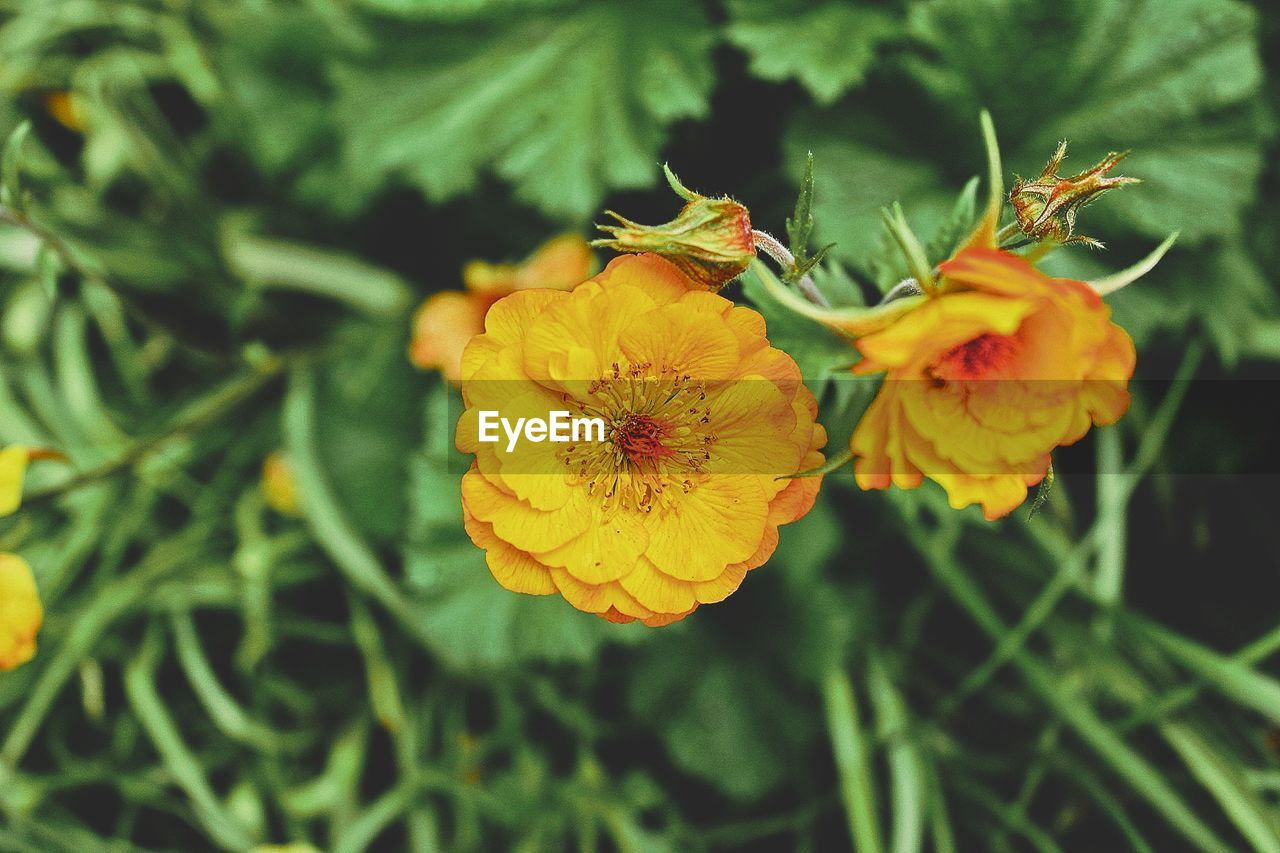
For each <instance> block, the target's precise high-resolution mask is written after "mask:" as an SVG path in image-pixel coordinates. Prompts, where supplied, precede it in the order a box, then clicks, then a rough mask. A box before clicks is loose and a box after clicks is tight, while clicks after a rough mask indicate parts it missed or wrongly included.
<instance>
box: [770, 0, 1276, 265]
mask: <svg viewBox="0 0 1280 853" xmlns="http://www.w3.org/2000/svg"><path fill="white" fill-rule="evenodd" d="M1256 17H1257V16H1256V14H1255V13H1254V12H1253V11H1252V10H1250V9H1249V8H1248V7H1247V6H1245V5H1243V4H1241V3H1238V2H1235V0H1174V2H1170V3H1152V2H1139V0H1124V2H1116V3H1111V2H1106V1H1105V0H1073V2H1068V3H1059V4H1048V3H1021V2H1017V0H981V2H976V3H970V2H967V0H933V2H927V3H920V4H917V5H916V6H915V7H913V10H912V13H911V15H910V31H911V33H912V34H913V35H914V36H915V38H916V39H917V40H918V41H919V42H920V44H921V47H922V50H921V52H919V53H912V54H908V55H906V56H904V57H903V58H902V59H901V60H900V61H901V62H902V63H903V65H904V66H905V70H906V71H907V72H908V73H909V75H910V77H911V78H913V79H914V80H915V81H916V83H917V84H918V86H919V87H920V90H919V91H916V92H911V91H905V90H904V91H903V92H902V93H900V94H899V95H898V96H897V97H896V98H895V99H894V100H893V101H892V102H891V105H890V106H886V107H882V108H881V109H883V110H886V114H885V115H880V114H875V115H850V114H849V113H848V112H847V111H846V112H843V113H842V114H840V115H838V116H837V115H835V114H831V113H824V112H816V111H815V112H812V113H810V114H808V115H806V116H804V117H802V118H801V120H800V121H798V122H797V123H796V124H795V125H794V126H793V127H792V128H791V130H790V132H789V133H788V135H787V138H786V146H787V151H788V162H789V163H791V164H793V166H794V164H796V163H798V162H800V159H799V155H800V154H801V153H803V152H804V151H805V150H806V149H812V150H813V152H814V155H815V157H816V158H817V160H818V162H819V163H821V164H822V168H823V173H824V176H826V177H827V180H826V181H824V183H823V185H822V187H821V189H822V190H823V191H822V192H820V193H819V195H818V198H817V201H816V203H815V212H814V215H815V218H816V220H817V234H818V237H819V239H821V240H828V241H835V242H836V244H837V247H836V253H837V254H838V255H839V256H840V257H842V258H844V259H846V260H851V261H854V262H859V263H861V262H863V261H864V260H865V258H866V255H867V253H868V252H869V251H870V250H871V249H872V247H873V246H874V240H875V239H876V234H877V233H878V225H879V222H878V215H879V209H880V208H881V207H882V206H884V205H885V204H888V203H890V202H892V201H895V200H897V201H901V202H902V204H903V206H904V207H905V208H906V210H907V212H908V214H909V215H910V217H911V222H912V224H913V226H914V227H915V228H917V230H918V233H920V236H921V237H922V239H927V238H928V235H929V234H931V233H932V231H933V229H934V228H935V227H936V226H937V225H938V223H940V222H942V221H943V218H944V217H945V215H946V213H947V211H948V210H949V209H950V207H949V205H950V200H951V198H953V196H952V195H951V193H952V192H954V189H958V188H959V181H958V180H955V178H954V176H953V177H952V178H950V179H949V178H948V176H947V175H946V174H944V173H941V172H940V171H939V170H938V167H937V165H936V164H939V163H942V162H946V161H947V160H948V159H950V160H953V161H954V160H968V161H970V162H971V165H970V167H969V168H973V167H975V166H977V164H979V163H980V162H981V161H980V157H981V148H980V145H979V142H978V133H977V126H976V116H977V115H978V113H979V111H980V110H981V109H983V108H986V109H990V110H991V112H992V113H993V114H994V116H995V122H996V127H997V130H998V131H999V135H1000V142H1001V145H1002V147H1003V149H1004V161H1005V166H1006V168H1007V169H1009V170H1010V171H1013V172H1021V173H1023V174H1035V173H1037V172H1038V171H1039V169H1040V168H1041V167H1042V166H1043V165H1044V163H1045V161H1046V160H1047V159H1048V157H1049V155H1050V154H1051V153H1052V152H1053V149H1054V147H1055V146H1056V145H1057V143H1058V141H1059V140H1060V139H1062V138H1066V139H1068V140H1069V141H1070V143H1071V152H1072V159H1071V160H1069V161H1068V168H1069V166H1070V165H1071V164H1073V163H1076V162H1077V159H1076V158H1078V161H1079V163H1080V165H1081V166H1082V167H1083V166H1087V165H1089V164H1090V163H1092V162H1093V161H1094V160H1093V159H1091V158H1095V159H1096V158H1098V157H1101V156H1102V155H1103V154H1105V153H1106V152H1107V151H1114V150H1123V149H1133V154H1132V155H1131V156H1130V157H1129V159H1127V160H1126V161H1125V162H1124V170H1123V171H1124V174H1126V175H1132V176H1135V177H1139V178H1141V179H1142V180H1143V182H1144V183H1143V184H1142V185H1140V186H1136V187H1131V188H1128V189H1126V190H1125V191H1123V192H1117V193H1113V194H1111V195H1109V196H1108V197H1107V198H1106V199H1105V201H1104V202H1102V203H1099V204H1098V205H1096V206H1093V207H1090V209H1089V211H1088V216H1087V220H1088V224H1087V225H1086V227H1085V228H1084V229H1083V230H1085V231H1086V233H1098V234H1101V235H1102V236H1103V237H1104V238H1106V239H1107V240H1108V241H1110V240H1114V239H1115V237H1116V236H1117V235H1116V234H1115V231H1116V230H1117V229H1118V228H1127V229H1128V230H1130V231H1132V232H1133V233H1136V234H1140V235H1143V236H1145V237H1160V238H1163V237H1165V236H1167V235H1168V234H1169V233H1170V232H1171V231H1174V230H1179V231H1181V233H1182V242H1183V244H1184V245H1189V244H1195V243H1197V242H1200V241H1203V240H1206V239H1208V238H1211V237H1217V236H1221V235H1224V234H1228V233H1230V232H1231V231H1233V230H1234V229H1235V228H1236V227H1237V226H1238V224H1239V221H1240V216H1241V213H1242V211H1243V209H1244V208H1245V207H1246V206H1247V205H1248V204H1249V203H1250V201H1251V199H1252V194H1253V192H1254V190H1253V187H1254V185H1255V183H1256V180H1257V177H1258V175H1259V173H1260V171H1261V169H1262V165H1263V143H1264V141H1265V139H1266V138H1267V137H1268V135H1269V134H1270V133H1271V132H1272V131H1273V123H1272V121H1271V120H1270V119H1269V118H1267V117H1266V114H1265V110H1264V108H1263V107H1262V106H1261V105H1260V102H1259V100H1258V98H1257V97H1256V96H1257V94H1258V93H1259V91H1260V89H1261V84H1262V66H1261V62H1260V59H1259V56H1258V49H1257V43H1256V32H1255V31H1256ZM926 51H927V52H926ZM888 112H893V115H892V116H890V115H888V114H887V113H888ZM948 152H951V153H950V156H949V157H946V156H942V155H945V154H947V153H948ZM792 171H793V177H795V178H796V179H798V178H799V172H798V171H797V170H796V169H795V168H793V169H792ZM948 185H951V186H952V187H954V189H948Z"/></svg>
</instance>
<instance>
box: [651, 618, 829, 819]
mask: <svg viewBox="0 0 1280 853" xmlns="http://www.w3.org/2000/svg"><path fill="white" fill-rule="evenodd" d="M629 699H630V704H631V708H632V711H633V712H634V713H635V714H636V715H637V716H638V717H640V718H641V719H643V720H644V721H645V723H646V724H647V725H650V726H654V727H656V728H657V729H658V730H659V731H660V732H661V734H662V738H663V740H664V742H665V743H666V745H667V751H668V752H669V753H670V755H671V759H672V760H673V761H674V762H675V763H676V764H677V765H679V766H680V767H681V768H682V769H683V770H685V771H686V772H688V773H691V774H693V775H695V776H699V777H701V778H703V779H705V780H706V781H708V782H710V783H712V784H713V785H715V786H716V787H717V788H719V789H720V790H722V791H724V792H725V793H726V794H729V795H731V796H734V797H738V798H741V799H744V800H745V799H752V798H755V797H759V796H761V795H763V794H765V793H767V792H768V791H769V790H771V789H772V788H774V787H776V786H777V785H779V784H781V783H782V782H783V780H785V779H786V778H787V775H788V772H789V771H790V770H791V769H792V768H794V766H795V762H794V757H795V752H796V751H797V750H799V749H800V748H801V746H802V744H803V743H804V741H805V739H807V738H808V737H811V736H812V734H813V732H814V730H815V729H816V720H815V718H814V717H813V715H812V709H807V708H806V707H805V706H804V705H803V704H802V703H801V702H800V701H799V697H797V696H795V695H794V693H793V691H790V690H788V689H786V688H785V687H784V686H783V685H781V684H779V683H778V682H777V681H776V680H775V677H774V675H773V674H772V673H771V672H770V670H769V669H768V667H767V666H766V665H764V664H762V663H761V662H759V661H755V660H752V659H751V658H749V657H745V656H734V655H733V653H732V650H730V649H728V648H725V647H723V646H722V645H721V644H719V643H716V642H714V641H712V640H710V639H705V640H704V639H701V638H699V637H693V638H685V637H667V636H665V635H664V636H663V637H662V638H661V639H660V640H659V641H655V642H654V643H652V644H651V645H650V646H649V649H648V654H647V655H646V656H645V658H644V660H643V661H641V663H640V665H639V666H638V667H637V670H636V672H635V674H634V676H633V677H632V679H631V682H630V691H629Z"/></svg>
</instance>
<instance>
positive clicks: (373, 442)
mask: <svg viewBox="0 0 1280 853" xmlns="http://www.w3.org/2000/svg"><path fill="white" fill-rule="evenodd" d="M366 336H367V341H368V345H367V347H366V348H365V349H364V350H363V351H362V353H361V356H360V357H359V358H356V357H354V356H349V357H347V358H343V359H338V360H335V361H334V362H333V363H332V364H330V365H329V366H328V367H327V368H326V369H325V371H324V373H323V376H322V380H321V382H320V383H319V388H318V404H317V408H316V433H317V444H318V448H319V452H320V456H321V458H322V459H323V461H324V465H325V470H326V471H327V472H328V473H329V475H330V477H331V478H332V480H333V484H334V488H335V491H336V492H337V494H338V495H339V496H340V500H341V502H342V504H343V507H344V509H345V510H346V511H347V514H348V516H349V517H350V518H351V519H352V521H354V522H355V523H356V524H357V526H359V527H360V528H361V529H362V530H364V531H365V532H366V533H367V534H368V535H369V537H370V538H372V539H374V540H376V541H378V542H393V541H398V540H399V538H400V536H401V535H402V533H403V531H404V526H405V520H406V508H405V495H406V494H407V487H408V477H409V475H408V467H407V460H408V459H409V457H410V455H411V454H412V453H413V450H414V447H415V446H416V443H417V430H418V420H417V418H416V417H414V412H413V408H412V407H411V406H409V405H406V402H405V401H407V400H411V399H413V398H414V397H416V396H417V395H419V394H421V387H422V381H421V378H420V377H419V376H418V375H417V374H415V372H414V371H413V369H412V368H411V367H410V366H409V364H408V360H407V359H406V358H405V355H404V353H405V347H406V346H407V344H406V342H405V340H404V338H403V334H402V332H401V330H400V329H399V328H392V329H384V330H381V331H373V332H372V333H366Z"/></svg>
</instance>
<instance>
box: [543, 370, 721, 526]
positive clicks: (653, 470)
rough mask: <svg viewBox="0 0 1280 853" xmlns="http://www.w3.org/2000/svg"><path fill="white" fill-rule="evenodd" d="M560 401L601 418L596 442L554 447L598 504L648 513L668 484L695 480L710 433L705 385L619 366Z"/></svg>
mask: <svg viewBox="0 0 1280 853" xmlns="http://www.w3.org/2000/svg"><path fill="white" fill-rule="evenodd" d="M565 405H566V406H569V407H571V408H575V409H577V412H578V413H579V414H580V415H581V416H585V417H599V418H603V419H604V422H605V425H606V430H605V440H604V441H602V442H585V443H580V444H570V445H567V446H566V447H565V449H564V451H563V452H562V453H561V458H562V459H563V460H564V464H565V466H566V467H567V468H568V470H569V472H570V475H571V476H573V477H575V478H576V479H577V480H578V481H579V482H580V483H583V484H585V486H586V489H587V493H588V494H589V495H592V496H593V497H598V498H600V499H601V500H602V501H603V502H604V504H605V506H606V507H619V508H623V509H631V510H638V511H641V512H651V511H652V510H653V507H654V506H655V505H657V504H660V503H662V502H663V501H665V500H667V499H668V498H667V496H668V494H669V492H668V490H670V489H672V487H675V488H674V492H675V493H679V494H687V493H688V492H691V491H693V489H694V488H696V487H697V485H698V482H699V481H700V480H701V478H702V475H703V474H705V472H706V465H707V463H708V462H709V461H710V460H711V448H712V446H713V445H714V444H715V441H716V437H715V434H714V433H713V432H712V431H711V409H710V407H709V406H707V405H706V384H705V383H703V382H701V381H696V380H693V379H691V378H690V377H689V376H688V375H687V374H680V373H677V372H675V371H672V370H669V369H663V370H654V369H653V366H652V365H650V364H636V365H631V366H630V367H627V368H625V369H624V368H622V367H621V366H620V365H618V364H614V365H613V370H612V372H611V374H610V375H608V376H606V377H605V378H603V379H600V380H597V381H595V382H593V383H591V385H590V386H589V387H588V389H587V393H586V394H585V395H584V396H583V397H582V398H581V399H579V398H577V397H569V398H567V399H566V400H565Z"/></svg>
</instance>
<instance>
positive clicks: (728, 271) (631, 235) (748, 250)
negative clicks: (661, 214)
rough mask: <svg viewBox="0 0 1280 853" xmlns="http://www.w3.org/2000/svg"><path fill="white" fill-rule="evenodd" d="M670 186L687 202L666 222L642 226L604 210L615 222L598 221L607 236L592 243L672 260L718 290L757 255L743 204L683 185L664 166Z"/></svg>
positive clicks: (699, 281) (708, 287) (702, 284)
mask: <svg viewBox="0 0 1280 853" xmlns="http://www.w3.org/2000/svg"><path fill="white" fill-rule="evenodd" d="M666 173H667V180H668V182H670V183H671V187H672V189H674V190H675V191H676V193H677V194H679V195H680V196H681V197H682V198H684V199H686V201H687V204H685V206H684V207H683V208H682V209H681V210H680V213H679V215H678V216H676V218H675V219H673V220H671V221H670V222H668V223H666V224H665V225H640V224H639V223H636V222H632V221H631V220H630V219H627V218H626V217H624V216H620V215H619V214H617V213H614V212H613V211H612V210H608V211H605V212H606V213H608V214H609V215H610V216H612V217H613V218H614V219H616V220H618V222H619V223H620V224H619V225H597V226H596V227H597V228H599V229H600V230H601V231H604V232H606V233H608V234H609V235H611V236H610V237H609V238H608V239H601V240H594V241H592V243H591V245H593V246H604V247H606V248H609V249H613V250H614V251H616V252H635V253H643V252H652V253H654V254H656V255H661V256H662V257H663V258H666V259H667V260H668V261H670V262H671V263H673V264H675V265H676V266H677V267H678V268H679V269H680V271H681V272H683V273H684V274H685V275H686V276H688V277H689V278H690V279H692V280H693V281H694V283H696V284H697V285H698V286H699V287H701V288H705V289H706V290H711V291H717V290H719V289H720V288H722V287H724V286H725V285H726V284H728V283H729V282H731V281H733V280H734V279H735V278H737V277H738V276H739V275H741V274H742V273H743V272H745V271H746V269H747V266H748V265H749V264H750V263H751V261H752V260H753V259H754V258H755V256H756V247H755V240H754V237H753V236H752V232H751V217H750V214H749V213H748V211H747V209H746V208H745V207H743V206H742V205H741V204H739V203H738V202H736V201H734V200H733V199H731V198H728V197H725V198H708V197H706V196H703V195H699V194H698V193H695V192H693V191H692V190H689V189H687V188H685V187H684V186H683V185H682V184H681V183H680V181H679V179H678V178H676V176H675V175H674V174H673V173H672V172H671V170H670V169H667V170H666Z"/></svg>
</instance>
